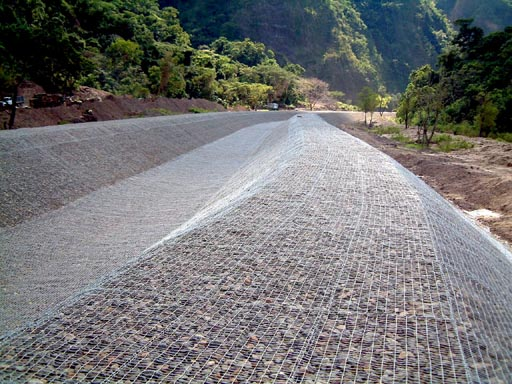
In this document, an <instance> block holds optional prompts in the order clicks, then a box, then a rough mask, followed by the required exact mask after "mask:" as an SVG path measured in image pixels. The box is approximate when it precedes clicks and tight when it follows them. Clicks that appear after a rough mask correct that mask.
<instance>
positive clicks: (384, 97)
mask: <svg viewBox="0 0 512 384" xmlns="http://www.w3.org/2000/svg"><path fill="white" fill-rule="evenodd" d="M391 100H392V97H391V96H390V95H388V94H387V93H386V88H385V87H379V92H378V93H377V101H378V109H379V114H380V116H381V117H382V116H383V115H384V111H385V110H386V109H387V108H388V105H389V103H390V101H391Z"/></svg>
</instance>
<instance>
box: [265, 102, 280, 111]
mask: <svg viewBox="0 0 512 384" xmlns="http://www.w3.org/2000/svg"><path fill="white" fill-rule="evenodd" d="M267 108H268V109H269V110H271V111H277V110H279V104H277V103H268V105H267Z"/></svg>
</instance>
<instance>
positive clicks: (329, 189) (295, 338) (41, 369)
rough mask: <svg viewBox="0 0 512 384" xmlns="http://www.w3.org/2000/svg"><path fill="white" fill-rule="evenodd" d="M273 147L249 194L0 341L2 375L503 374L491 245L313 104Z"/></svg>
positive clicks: (241, 379)
mask: <svg viewBox="0 0 512 384" xmlns="http://www.w3.org/2000/svg"><path fill="white" fill-rule="evenodd" d="M282 145H284V146H285V147H286V148H285V149H284V150H283V151H282V153H287V154H288V155H287V156H284V157H283V160H282V164H280V167H279V172H276V173H274V174H273V175H272V177H267V178H265V180H264V183H263V184H262V185H260V188H258V189H256V190H254V191H253V193H252V194H248V193H247V194H246V195H245V196H244V198H243V199H240V200H238V201H237V204H236V205H233V206H231V207H230V209H228V210H226V211H225V212H224V213H223V214H217V215H216V216H213V217H212V218H210V220H209V221H208V222H207V225H203V226H198V227H195V228H193V229H191V230H190V231H188V232H185V233H183V234H181V235H180V236H179V237H177V238H175V239H171V240H169V241H168V242H166V243H164V244H162V245H161V246H160V247H158V248H157V249H154V250H153V251H152V253H151V255H150V257H148V258H145V259H143V260H141V261H140V262H138V263H135V264H133V265H132V266H130V267H129V268H127V269H125V270H123V271H122V272H121V273H120V274H119V275H117V276H115V277H113V278H111V279H110V280H108V281H106V282H104V284H102V285H101V286H100V287H98V288H97V289H96V290H95V291H92V292H89V293H86V294H84V295H83V296H82V297H80V298H79V299H78V300H77V301H76V302H75V303H74V304H73V305H70V306H68V307H65V308H62V310H61V311H60V312H59V313H55V314H54V316H53V317H52V318H49V319H47V320H46V321H43V322H41V323H39V324H36V325H34V326H33V327H30V328H26V329H24V330H22V331H20V332H18V333H16V334H14V335H12V336H10V337H8V338H5V339H4V340H3V341H2V344H1V347H0V353H1V356H2V359H1V361H2V362H1V363H0V379H1V380H4V381H7V382H9V381H12V382H25V381H28V380H33V382H70V383H71V382H120V383H135V382H175V383H213V382H219V383H229V382H232V383H247V382H250V383H266V382H276V383H289V382H294V383H329V382H332V383H337V382H344V383H366V382H371V383H375V382H381V383H404V382H405V383H423V382H443V383H463V382H468V383H469V382H496V383H500V382H502V383H506V382H509V381H510V378H511V377H512V376H511V374H510V373H511V356H510V354H511V352H510V351H511V350H512V348H511V346H512V343H511V335H512V326H511V322H510V321H511V318H512V313H511V312H512V309H511V307H512V306H511V303H512V302H511V300H510V289H511V287H510V283H509V282H508V281H505V280H504V279H505V278H506V276H510V272H511V271H512V269H511V264H510V260H508V259H507V258H506V255H504V252H506V251H503V250H501V249H500V248H499V247H498V246H496V245H495V244H493V243H492V241H491V240H489V239H487V238H486V237H485V234H483V233H482V232H480V231H479V230H478V229H477V228H475V227H474V226H472V225H471V224H470V223H468V222H465V220H464V219H463V217H462V216H461V215H460V213H458V212H457V211H456V210H454V209H453V208H452V207H451V206H450V205H448V204H447V203H446V202H444V201H443V200H442V199H441V198H440V197H439V196H438V195H437V194H435V193H434V192H433V191H431V190H430V189H429V188H428V187H426V186H425V185H424V184H423V183H422V182H421V181H419V180H418V179H417V178H415V177H414V176H412V175H410V174H409V173H408V172H407V171H405V170H403V169H402V168H401V167H400V166H398V165H397V164H395V163H394V162H393V161H392V160H390V159H389V158H387V157H385V156H384V155H383V154H381V153H379V152H378V151H376V150H374V149H373V148H371V147H369V146H367V145H365V144H363V143H361V142H359V141H358V140H356V139H354V138H353V137H351V136H348V135H346V134H343V133H341V132H339V131H338V130H336V129H334V128H333V127H331V126H329V125H328V124H326V123H325V122H323V121H322V120H321V119H320V118H318V117H316V116H314V115H304V116H302V117H297V118H293V119H291V120H290V122H289V137H288V139H287V140H285V141H284V143H283V144H282ZM291 152H293V155H290V153H291ZM252 171H254V170H252ZM252 171H251V172H252ZM240 177H243V175H240ZM37 380H39V381H37Z"/></svg>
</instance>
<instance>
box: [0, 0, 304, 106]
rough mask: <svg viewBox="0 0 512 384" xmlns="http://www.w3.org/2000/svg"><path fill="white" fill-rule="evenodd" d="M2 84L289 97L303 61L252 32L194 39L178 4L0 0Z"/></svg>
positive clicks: (225, 99) (238, 99) (231, 98)
mask: <svg viewBox="0 0 512 384" xmlns="http://www.w3.org/2000/svg"><path fill="white" fill-rule="evenodd" d="M0 56H1V57H2V62H1V67H0V89H1V90H3V93H5V91H6V90H8V89H16V86H17V85H18V84H19V82H20V81H21V80H23V79H29V80H33V81H35V82H36V83H38V84H40V85H42V86H43V87H44V88H45V89H46V90H47V91H48V92H68V91H70V90H71V89H72V88H73V87H75V86H76V85H88V86H92V87H95V88H100V89H103V90H106V91H110V92H113V93H115V94H131V95H134V96H136V97H146V96H148V95H149V94H154V95H163V96H168V97H190V98H206V99H210V100H215V101H219V102H221V103H224V104H225V105H228V104H229V105H236V104H243V105H249V106H251V107H256V106H258V105H261V104H264V103H265V102H268V101H277V102H280V103H287V104H290V103H295V102H296V100H297V94H296V91H295V89H296V85H297V81H298V77H299V76H300V75H301V74H302V73H303V72H304V70H303V68H302V67H300V66H299V65H294V64H291V63H289V64H288V65H287V66H284V67H282V66H280V65H279V64H277V61H276V60H275V58H274V53H273V52H272V51H270V50H269V49H267V48H266V47H265V45H263V44H262V43H255V42H253V41H251V40H249V39H244V40H242V41H228V40H227V39H225V38H220V39H217V40H216V41H213V42H212V43H211V44H210V45H209V46H201V47H198V48H193V47H192V46H191V43H190V36H189V34H188V33H187V32H185V31H184V30H183V28H182V27H181V25H180V21H179V17H178V11H177V10H176V9H175V8H172V7H164V8H161V7H160V6H159V4H158V2H157V1H156V0H112V1H103V0H45V1H42V0H16V1H14V0H6V1H3V2H2V3H0Z"/></svg>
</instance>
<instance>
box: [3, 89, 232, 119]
mask: <svg viewBox="0 0 512 384" xmlns="http://www.w3.org/2000/svg"><path fill="white" fill-rule="evenodd" d="M20 91H21V94H22V95H24V96H25V100H27V103H28V100H29V99H30V98H31V97H32V96H33V94H35V93H43V92H44V90H43V89H42V88H40V87H38V86H37V85H35V84H31V85H30V86H26V87H24V88H22V89H21V90H20ZM194 109H195V110H204V111H224V110H225V109H224V107H222V106H221V105H220V104H217V103H214V102H212V101H209V100H203V99H168V98H164V97H156V98H150V99H136V98H133V97H131V96H114V95H112V94H110V93H108V92H104V91H100V90H97V89H93V88H89V87H81V88H80V90H79V91H77V92H75V94H74V95H73V97H72V101H68V102H67V103H66V104H64V105H61V106H58V107H52V108H37V109H34V108H19V109H18V110H17V112H16V122H15V128H32V127H41V126H46V125H58V124H69V123H81V122H86V121H107V120H117V119H126V118H133V117H151V116H161V115H170V114H182V113H189V112H191V111H193V110H194ZM9 114H10V111H1V112H0V124H1V126H2V127H3V126H4V123H6V122H7V121H8V119H9Z"/></svg>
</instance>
